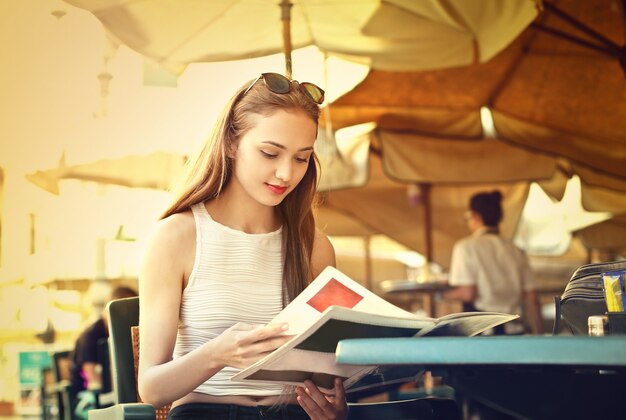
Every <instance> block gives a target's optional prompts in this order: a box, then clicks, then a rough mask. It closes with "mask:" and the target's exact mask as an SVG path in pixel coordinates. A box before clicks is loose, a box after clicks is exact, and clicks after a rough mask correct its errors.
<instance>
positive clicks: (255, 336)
mask: <svg viewBox="0 0 626 420" xmlns="http://www.w3.org/2000/svg"><path fill="white" fill-rule="evenodd" d="M288 327H289V326H288V325H287V324H267V325H262V326H259V325H250V324H245V323H241V322H239V323H237V324H235V325H233V326H232V327H230V328H228V329H227V330H225V331H224V332H223V333H221V334H220V335H219V336H217V337H216V338H215V339H213V340H212V341H211V342H210V343H211V344H212V346H211V352H212V356H213V357H215V358H217V359H218V360H219V362H220V364H222V365H223V366H231V367H234V368H238V369H244V368H247V367H248V366H250V365H252V364H254V363H256V362H257V361H259V360H261V359H262V358H264V357H265V356H267V355H268V354H270V353H271V352H273V351H274V350H276V349H277V348H278V347H280V346H282V345H283V344H285V343H286V342H287V341H289V340H290V339H291V338H292V337H293V336H290V335H282V334H281V333H283V332H284V331H286V330H287V328H288Z"/></svg>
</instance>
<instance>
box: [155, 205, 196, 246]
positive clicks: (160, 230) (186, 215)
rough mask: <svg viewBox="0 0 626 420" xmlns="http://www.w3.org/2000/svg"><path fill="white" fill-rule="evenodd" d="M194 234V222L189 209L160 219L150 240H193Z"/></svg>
mask: <svg viewBox="0 0 626 420" xmlns="http://www.w3.org/2000/svg"><path fill="white" fill-rule="evenodd" d="M195 234H196V223H195V221H194V218H193V214H192V213H191V211H185V212H182V213H176V214H173V215H171V216H168V217H166V218H165V219H162V220H160V221H159V222H158V223H157V225H156V228H155V229H154V232H153V233H152V238H151V240H152V241H158V242H165V243H180V242H181V241H182V242H185V241H189V240H194V239H195Z"/></svg>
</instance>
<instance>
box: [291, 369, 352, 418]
mask: <svg viewBox="0 0 626 420" xmlns="http://www.w3.org/2000/svg"><path fill="white" fill-rule="evenodd" d="M296 394H297V395H298V397H297V400H298V404H300V406H301V407H302V408H303V409H304V411H306V413H307V414H308V415H309V417H311V419H312V420H343V419H345V418H346V417H347V416H348V403H347V402H346V393H345V391H344V389H343V382H342V381H341V379H339V378H335V395H326V394H323V393H322V392H321V391H320V390H319V389H318V388H317V387H316V386H315V384H313V382H311V381H310V380H308V379H307V380H306V381H304V387H301V386H298V387H296Z"/></svg>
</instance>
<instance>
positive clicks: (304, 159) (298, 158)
mask: <svg viewBox="0 0 626 420" xmlns="http://www.w3.org/2000/svg"><path fill="white" fill-rule="evenodd" d="M296 161H297V162H300V163H307V162H308V161H309V158H308V157H306V158H300V157H297V158H296Z"/></svg>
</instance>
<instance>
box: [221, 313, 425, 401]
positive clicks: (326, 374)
mask: <svg viewBox="0 0 626 420" xmlns="http://www.w3.org/2000/svg"><path fill="white" fill-rule="evenodd" d="M434 322H435V321H434V320H432V319H420V318H415V317H410V318H406V317H404V318H397V317H391V316H386V315H378V314H370V313H365V312H360V311H356V310H354V309H348V308H345V307H339V306H331V307H329V308H327V309H326V310H325V311H324V313H323V314H322V315H321V316H320V317H319V318H318V319H317V320H315V321H314V322H313V323H312V324H311V325H310V326H309V328H308V329H307V330H306V331H304V332H302V333H300V334H298V335H296V336H295V337H294V338H293V339H292V340H290V341H289V342H287V343H286V344H284V345H283V346H282V347H280V348H278V349H277V350H275V351H274V352H272V354H270V355H268V356H267V357H265V358H263V359H262V360H260V361H258V362H257V363H255V364H253V365H252V366H250V367H248V368H246V369H244V370H242V371H241V372H239V373H238V374H236V375H235V376H233V378H232V379H233V380H253V381H263V382H265V381H279V382H281V383H284V384H291V385H299V384H301V383H302V382H303V381H304V380H305V379H311V380H312V381H313V382H314V383H315V384H316V385H317V386H319V387H321V388H326V387H327V386H330V388H332V378H333V377H335V376H337V377H341V378H343V380H344V386H345V387H346V389H348V388H349V387H350V386H351V385H352V384H353V383H355V382H357V381H358V380H359V379H361V378H362V377H363V376H364V375H365V374H367V373H369V372H371V371H372V370H373V369H374V368H375V367H374V366H365V367H363V366H350V365H339V364H337V363H336V362H335V350H336V348H337V343H338V342H339V341H340V340H344V339H348V338H378V337H386V338H392V337H413V336H414V335H416V334H418V333H419V332H420V331H422V330H430V329H431V327H432V326H433V325H434ZM312 369H315V372H311V370H312ZM381 378H382V379H384V378H385V377H384V376H381Z"/></svg>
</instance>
